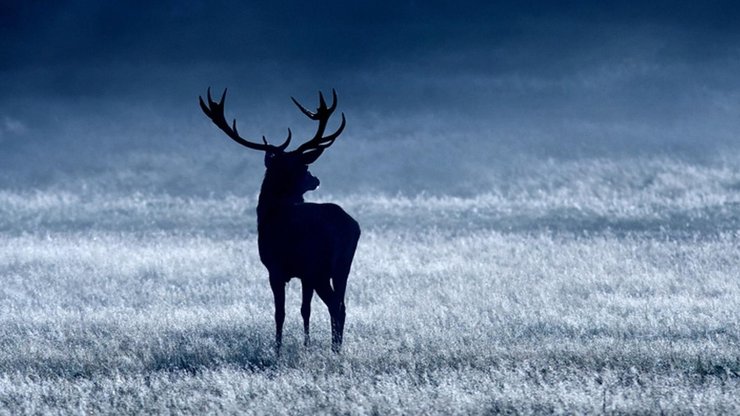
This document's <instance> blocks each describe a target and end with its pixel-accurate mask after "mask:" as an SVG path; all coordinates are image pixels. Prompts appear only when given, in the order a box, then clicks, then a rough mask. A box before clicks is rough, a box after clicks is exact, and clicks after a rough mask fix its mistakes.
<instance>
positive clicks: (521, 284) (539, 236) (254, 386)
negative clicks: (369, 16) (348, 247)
mask: <svg viewBox="0 0 740 416" xmlns="http://www.w3.org/2000/svg"><path fill="white" fill-rule="evenodd" d="M491 183H492V184H493V185H492V186H490V187H489V188H488V189H483V190H481V191H480V192H478V193H477V194H468V195H453V194H444V193H438V194H425V193H418V194H404V193H399V194H387V193H383V192H366V191H362V192H359V191H358V192H357V193H352V192H347V193H344V194H339V195H334V196H332V195H329V194H324V193H322V192H317V193H316V195H315V196H314V195H309V196H308V199H311V200H319V201H334V202H337V203H339V204H341V205H342V206H344V207H345V209H346V210H347V211H348V212H350V213H351V214H352V215H354V216H355V217H356V218H357V219H358V221H359V222H360V224H361V225H362V227H363V235H362V238H361V241H360V245H359V248H358V252H357V256H356V259H355V263H354V265H353V271H352V273H351V275H350V281H349V286H348V295H347V308H348V309H347V310H348V318H347V327H346V333H345V345H344V348H343V351H342V353H341V354H340V355H335V354H332V353H331V352H330V351H329V344H330V342H329V338H330V334H329V321H328V313H327V312H326V309H325V307H324V305H323V304H321V303H320V301H319V300H318V299H316V298H315V299H314V304H313V308H314V313H313V316H312V331H313V344H312V345H311V346H309V347H307V348H306V347H304V346H303V345H302V328H301V318H300V311H299V307H300V306H299V305H300V284H299V282H298V281H295V280H294V281H292V282H291V283H290V284H289V285H288V294H287V305H286V311H287V319H286V328H285V337H286V339H285V341H284V342H285V345H284V354H283V355H282V356H281V357H279V358H276V357H275V355H274V352H273V336H274V334H273V318H272V311H273V309H272V308H273V305H272V296H271V292H270V289H269V284H268V281H267V276H266V272H265V270H264V268H263V266H262V264H261V263H260V262H259V258H258V254H257V244H256V223H255V221H256V220H255V213H254V207H255V205H256V197H255V196H254V195H250V196H244V195H235V194H225V195H221V194H219V195H211V196H208V195H205V196H204V195H173V194H169V193H166V192H161V193H160V192H124V191H121V190H119V189H116V187H115V186H111V187H107V188H106V187H105V186H97V187H96V186H93V187H87V188H85V187H80V188H79V189H70V188H55V187H46V188H40V189H4V190H0V248H1V250H0V278H1V279H2V285H1V286H0V311H1V313H0V414H8V415H17V414H88V413H92V414H151V413H156V414H168V413H169V414H175V413H182V414H208V413H211V414H378V415H394V414H398V415H403V414H445V415H448V414H452V415H455V414H460V415H467V414H497V413H505V414H543V413H545V414H546V413H568V414H572V413H589V414H625V413H626V414H634V413H640V414H660V413H666V414H738V413H740V394H738V392H740V326H739V325H738V321H739V319H738V318H740V312H738V311H740V280H739V279H738V276H740V249H739V248H738V247H740V231H738V229H739V228H738V227H739V226H740V169H738V168H737V166H736V165H732V164H723V163H714V164H702V163H691V162H682V161H680V160H673V159H665V158H653V159H646V160H643V159H635V160H631V161H620V162H614V161H609V160H590V161H576V162H571V163H550V164H547V163H544V164H543V165H542V166H541V167H538V168H537V169H536V170H535V171H534V173H532V174H531V175H528V176H523V177H520V178H519V179H517V180H511V178H507V179H506V180H501V181H498V182H497V181H496V180H495V178H494V179H493V180H492V181H491Z"/></svg>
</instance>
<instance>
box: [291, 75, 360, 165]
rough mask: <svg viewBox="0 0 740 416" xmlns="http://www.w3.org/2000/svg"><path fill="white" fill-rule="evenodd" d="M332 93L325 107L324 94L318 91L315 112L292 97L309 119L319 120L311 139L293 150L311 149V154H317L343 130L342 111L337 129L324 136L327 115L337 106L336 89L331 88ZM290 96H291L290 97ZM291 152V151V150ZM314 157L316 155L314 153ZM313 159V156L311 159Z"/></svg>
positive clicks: (343, 118) (299, 151)
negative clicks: (329, 102)
mask: <svg viewBox="0 0 740 416" xmlns="http://www.w3.org/2000/svg"><path fill="white" fill-rule="evenodd" d="M331 95H332V103H331V106H330V107H327V105H326V100H325V99H324V94H323V93H322V92H321V91H319V108H318V109H317V110H316V113H312V112H310V111H308V110H306V109H305V107H303V106H302V105H300V104H299V103H298V101H296V99H295V98H293V102H294V103H296V105H297V106H298V108H299V109H300V110H301V111H302V112H303V113H304V114H306V115H307V116H308V117H309V118H310V119H312V120H317V121H318V122H319V125H318V128H317V129H316V134H315V135H314V137H313V138H312V139H310V140H309V141H307V142H306V143H303V144H302V145H300V146H299V147H298V148H297V149H296V150H294V151H293V152H295V153H299V154H307V153H311V152H312V151H313V154H316V153H315V152H316V151H318V154H321V152H322V151H323V150H324V149H326V148H327V147H329V146H331V145H332V144H333V143H334V141H335V140H336V139H337V137H339V135H340V134H342V132H343V131H344V127H345V126H346V123H347V120H346V119H345V117H344V113H342V121H341V123H340V124H339V128H337V130H336V131H335V132H334V133H332V134H330V135H328V136H324V131H325V130H326V125H327V123H328V122H329V117H331V115H332V113H333V112H334V110H335V109H336V108H337V103H338V100H337V92H336V90H334V89H332V90H331ZM291 98H292V97H291ZM291 153H292V152H291ZM315 157H318V155H316V156H315ZM313 160H315V158H314V159H313Z"/></svg>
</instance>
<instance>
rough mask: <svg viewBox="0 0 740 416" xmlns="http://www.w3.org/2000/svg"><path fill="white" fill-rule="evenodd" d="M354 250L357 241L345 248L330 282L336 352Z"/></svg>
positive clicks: (343, 318)
mask: <svg viewBox="0 0 740 416" xmlns="http://www.w3.org/2000/svg"><path fill="white" fill-rule="evenodd" d="M356 248H357V240H355V241H354V243H353V244H350V245H348V246H347V249H346V251H345V252H344V255H343V256H342V257H340V261H338V262H337V263H336V264H335V267H334V270H333V271H332V279H331V282H332V287H333V288H334V298H335V302H336V313H335V315H336V328H335V327H334V326H332V346H336V350H339V348H340V347H341V346H342V339H343V338H344V320H345V318H346V316H347V311H346V307H345V304H344V294H345V292H346V291H347V279H348V278H349V272H350V269H351V268H352V260H353V259H354V256H355V249H356Z"/></svg>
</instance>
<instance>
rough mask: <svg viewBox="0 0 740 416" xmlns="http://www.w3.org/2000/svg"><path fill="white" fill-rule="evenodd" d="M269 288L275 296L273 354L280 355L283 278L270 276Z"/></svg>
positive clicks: (281, 343) (283, 295)
mask: <svg viewBox="0 0 740 416" xmlns="http://www.w3.org/2000/svg"><path fill="white" fill-rule="evenodd" d="M270 288H271V289H272V295H273V297H274V298H275V354H276V355H280V347H282V345H283V322H285V280H284V279H282V278H279V277H275V276H270Z"/></svg>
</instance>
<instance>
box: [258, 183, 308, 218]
mask: <svg viewBox="0 0 740 416" xmlns="http://www.w3.org/2000/svg"><path fill="white" fill-rule="evenodd" d="M303 202H304V201H303V194H302V193H296V192H286V191H285V190H284V189H282V188H281V187H276V186H274V184H272V183H270V181H269V180H268V178H267V177H266V178H265V180H264V181H263V182H262V189H261V190H260V196H259V201H258V202H257V221H258V222H259V223H265V222H269V221H270V220H271V219H275V218H278V219H279V218H281V217H282V216H284V215H286V214H287V211H288V210H289V209H290V208H292V207H294V206H296V205H298V204H302V203H303Z"/></svg>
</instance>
